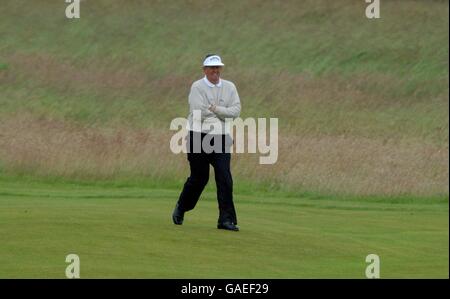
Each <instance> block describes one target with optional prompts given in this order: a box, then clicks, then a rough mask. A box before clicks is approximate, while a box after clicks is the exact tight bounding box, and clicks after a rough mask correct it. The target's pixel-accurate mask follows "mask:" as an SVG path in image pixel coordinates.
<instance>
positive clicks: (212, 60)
mask: <svg viewBox="0 0 450 299" xmlns="http://www.w3.org/2000/svg"><path fill="white" fill-rule="evenodd" d="M224 65H225V64H223V63H222V59H221V58H220V56H219V55H212V56H209V57H207V58H205V61H203V66H224Z"/></svg>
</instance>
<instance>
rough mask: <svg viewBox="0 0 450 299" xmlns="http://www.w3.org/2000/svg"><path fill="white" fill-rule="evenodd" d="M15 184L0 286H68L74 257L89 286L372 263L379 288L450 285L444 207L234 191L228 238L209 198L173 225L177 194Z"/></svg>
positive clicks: (327, 270)
mask: <svg viewBox="0 0 450 299" xmlns="http://www.w3.org/2000/svg"><path fill="white" fill-rule="evenodd" d="M8 180H9V179H7V178H6V179H2V180H1V182H2V185H3V187H2V194H1V195H0V204H1V206H2V208H1V209H0V223H1V225H0V233H1V235H2V246H0V262H1V263H0V264H1V267H0V277H2V278H18V277H20V278H25V277H27V278H50V277H51V278H64V277H65V274H64V273H65V268H66V266H67V264H66V263H65V257H66V255H67V254H69V253H76V254H78V255H79V257H80V260H81V277H83V278H365V274H364V273H365V267H366V266H367V264H366V263H365V257H366V256H367V255H368V254H371V253H376V254H378V255H379V256H380V258H381V277H382V278H438V277H440V278H445V277H448V203H442V202H441V203H440V202H434V203H426V202H423V201H422V202H410V203H392V202H384V203H383V202H370V200H368V201H365V202H355V201H351V200H350V201H347V200H342V201H336V200H329V199H322V200H321V199H318V198H307V197H283V196H280V195H278V196H276V197H270V196H268V195H267V194H266V195H265V196H264V195H263V196H256V195H253V194H252V195H242V194H239V193H237V194H236V204H237V209H238V217H239V223H240V225H241V231H240V232H238V233H232V232H226V231H219V230H217V229H216V228H215V224H216V221H217V219H216V217H217V203H216V202H215V195H214V193H211V192H210V191H207V192H205V193H204V195H203V196H202V199H201V200H200V202H199V204H198V206H197V208H196V209H195V210H194V211H192V212H189V213H187V214H186V218H185V223H184V225H183V226H181V227H176V226H174V225H173V224H172V223H171V219H170V214H171V211H172V208H173V206H174V203H175V201H176V198H177V196H178V191H174V190H170V189H161V188H159V189H156V188H143V187H136V186H135V187H125V186H122V187H121V188H118V187H112V186H99V185H95V184H94V185H87V184H85V185H80V184H73V183H72V184H63V183H61V182H60V183H54V182H52V183H48V182H47V183H44V182H38V181H34V182H33V181H28V182H25V181H22V182H20V181H17V180H15V181H12V182H11V181H8Z"/></svg>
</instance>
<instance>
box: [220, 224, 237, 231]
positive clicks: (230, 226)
mask: <svg viewBox="0 0 450 299" xmlns="http://www.w3.org/2000/svg"><path fill="white" fill-rule="evenodd" d="M217 228H218V229H226V230H232V231H235V232H237V231H239V227H238V226H236V225H235V224H234V223H233V222H223V223H218V224H217Z"/></svg>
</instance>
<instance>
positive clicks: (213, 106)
mask: <svg viewBox="0 0 450 299" xmlns="http://www.w3.org/2000/svg"><path fill="white" fill-rule="evenodd" d="M208 110H209V111H211V112H216V105H209V108H208Z"/></svg>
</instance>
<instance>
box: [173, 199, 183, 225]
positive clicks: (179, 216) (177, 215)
mask: <svg viewBox="0 0 450 299" xmlns="http://www.w3.org/2000/svg"><path fill="white" fill-rule="evenodd" d="M183 219H184V212H183V211H182V210H181V209H180V208H179V206H178V203H177V205H176V206H175V209H174V210H173V214H172V220H173V223H175V224H176V225H182V224H183Z"/></svg>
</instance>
